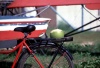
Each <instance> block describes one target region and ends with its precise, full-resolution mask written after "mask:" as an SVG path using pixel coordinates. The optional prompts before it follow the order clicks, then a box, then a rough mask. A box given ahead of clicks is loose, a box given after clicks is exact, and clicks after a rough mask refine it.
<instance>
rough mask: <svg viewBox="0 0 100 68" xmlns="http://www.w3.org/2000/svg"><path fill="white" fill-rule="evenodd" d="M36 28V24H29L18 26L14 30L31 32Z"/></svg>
mask: <svg viewBox="0 0 100 68" xmlns="http://www.w3.org/2000/svg"><path fill="white" fill-rule="evenodd" d="M35 29H36V27H35V26H34V25H28V26H26V27H16V28H15V29H14V31H19V32H22V33H31V32H32V31H34V30H35Z"/></svg>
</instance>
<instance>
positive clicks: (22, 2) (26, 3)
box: [8, 0, 100, 8]
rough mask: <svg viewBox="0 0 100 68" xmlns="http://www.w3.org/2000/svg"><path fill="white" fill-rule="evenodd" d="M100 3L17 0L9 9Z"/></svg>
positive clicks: (73, 0) (65, 0)
mask: <svg viewBox="0 0 100 68" xmlns="http://www.w3.org/2000/svg"><path fill="white" fill-rule="evenodd" d="M91 3H100V0H15V1H14V2H13V3H12V4H10V5H9V6H8V7H9V8H14V7H32V6H46V5H52V6H57V5H79V4H91Z"/></svg>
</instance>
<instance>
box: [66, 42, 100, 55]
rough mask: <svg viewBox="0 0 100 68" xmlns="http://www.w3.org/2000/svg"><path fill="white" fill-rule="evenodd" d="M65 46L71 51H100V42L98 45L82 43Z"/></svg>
mask: <svg viewBox="0 0 100 68" xmlns="http://www.w3.org/2000/svg"><path fill="white" fill-rule="evenodd" d="M65 47H66V48H67V49H68V50H69V51H70V52H89V53H100V44H96V45H84V46H82V45H80V44H73V43H71V44H65Z"/></svg>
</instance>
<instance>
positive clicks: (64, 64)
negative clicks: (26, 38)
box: [16, 46, 74, 68]
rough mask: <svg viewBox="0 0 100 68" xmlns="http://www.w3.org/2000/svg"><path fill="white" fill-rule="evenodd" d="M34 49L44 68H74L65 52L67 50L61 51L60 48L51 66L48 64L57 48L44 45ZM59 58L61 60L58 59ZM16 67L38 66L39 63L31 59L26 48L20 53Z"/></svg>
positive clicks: (33, 67)
mask: <svg viewBox="0 0 100 68" xmlns="http://www.w3.org/2000/svg"><path fill="white" fill-rule="evenodd" d="M40 49H42V50H43V52H44V53H42V51H41V50H40ZM34 50H35V51H36V52H35V55H36V56H37V57H38V59H39V60H41V62H42V64H43V65H44V66H45V67H44V68H74V65H73V62H72V60H71V59H70V57H69V55H68V54H67V52H62V51H63V50H62V49H59V51H58V52H59V53H58V54H57V56H56V58H55V61H56V62H55V61H54V62H53V64H52V65H51V67H48V66H49V64H50V61H51V58H52V56H53V54H54V53H55V51H56V50H57V48H56V47H50V46H46V47H45V46H42V47H40V48H36V49H34ZM60 56H61V57H60ZM58 58H59V59H58ZM62 58H63V59H62ZM60 59H61V61H59V60H60ZM58 61H59V62H58ZM31 63H32V64H31ZM16 67H17V68H40V67H39V65H38V64H37V63H36V62H35V60H34V59H33V57H32V55H31V54H30V53H28V51H27V50H26V49H25V50H24V51H23V53H22V55H21V56H20V59H19V60H18V63H17V66H16Z"/></svg>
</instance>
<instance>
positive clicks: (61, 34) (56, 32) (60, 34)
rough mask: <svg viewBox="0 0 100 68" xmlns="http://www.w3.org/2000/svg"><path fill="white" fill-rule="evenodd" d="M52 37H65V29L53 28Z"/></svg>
mask: <svg viewBox="0 0 100 68" xmlns="http://www.w3.org/2000/svg"><path fill="white" fill-rule="evenodd" d="M50 37H51V38H56V39H59V38H63V37H64V31H63V30H61V29H53V30H52V31H51V32H50Z"/></svg>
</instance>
